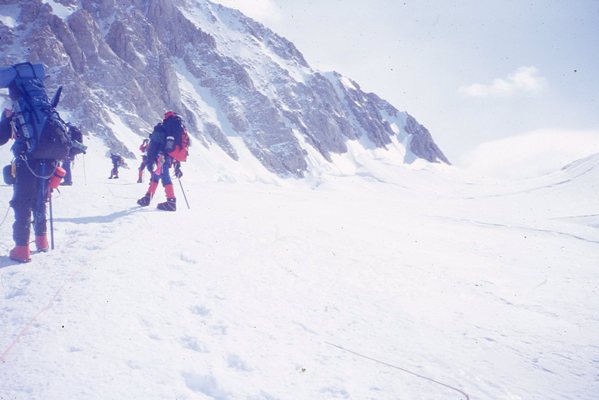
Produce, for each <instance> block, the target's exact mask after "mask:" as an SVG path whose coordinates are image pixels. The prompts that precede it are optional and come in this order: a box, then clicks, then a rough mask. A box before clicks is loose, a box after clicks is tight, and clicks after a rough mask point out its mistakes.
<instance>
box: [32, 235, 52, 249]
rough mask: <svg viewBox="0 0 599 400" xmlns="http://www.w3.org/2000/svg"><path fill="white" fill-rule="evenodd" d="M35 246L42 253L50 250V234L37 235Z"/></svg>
mask: <svg viewBox="0 0 599 400" xmlns="http://www.w3.org/2000/svg"><path fill="white" fill-rule="evenodd" d="M35 248H36V249H37V251H38V252H40V253H45V252H46V251H48V249H49V248H50V246H48V236H46V235H42V236H36V237H35Z"/></svg>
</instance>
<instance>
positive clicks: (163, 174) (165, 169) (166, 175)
mask: <svg viewBox="0 0 599 400" xmlns="http://www.w3.org/2000/svg"><path fill="white" fill-rule="evenodd" d="M172 163H173V160H172V159H171V158H170V157H168V156H167V157H165V160H164V163H163V164H162V168H161V169H160V175H158V174H157V173H156V172H152V178H151V180H152V181H153V182H158V181H162V185H163V186H166V185H172V184H173V181H172V180H171V174H170V172H169V169H170V167H171V165H172Z"/></svg>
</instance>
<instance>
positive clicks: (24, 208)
mask: <svg viewBox="0 0 599 400" xmlns="http://www.w3.org/2000/svg"><path fill="white" fill-rule="evenodd" d="M16 163H17V165H16V177H15V183H14V185H13V197H12V200H11V201H10V206H11V207H12V208H13V210H14V212H15V222H14V224H13V239H14V241H15V244H16V245H17V246H26V245H28V244H29V235H30V232H31V223H32V218H33V230H34V232H35V235H36V236H43V235H45V234H46V233H47V228H46V225H47V224H46V204H47V202H48V198H49V197H48V196H49V189H48V180H49V176H51V175H52V174H53V173H54V168H55V166H56V162H55V161H50V160H33V161H32V160H30V161H25V160H21V159H17V161H16ZM28 165H29V167H28ZM30 168H31V170H30ZM32 171H33V172H32Z"/></svg>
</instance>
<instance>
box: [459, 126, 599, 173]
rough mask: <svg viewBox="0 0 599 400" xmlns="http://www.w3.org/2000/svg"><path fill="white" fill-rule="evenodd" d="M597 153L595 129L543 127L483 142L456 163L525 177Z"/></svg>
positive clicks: (598, 132)
mask: <svg viewBox="0 0 599 400" xmlns="http://www.w3.org/2000/svg"><path fill="white" fill-rule="evenodd" d="M596 153H599V129H595V130H585V131H566V130H557V129H543V130H537V131H533V132H528V133H525V134H522V135H517V136H512V137H508V138H505V139H500V140H495V141H492V142H487V143H483V144H481V145H479V146H477V147H476V148H475V149H474V150H472V151H470V152H469V153H468V154H466V155H465V156H463V157H462V158H461V160H460V161H459V162H458V165H460V166H462V167H464V168H467V169H469V170H471V171H473V172H476V173H479V174H482V175H489V176H494V177H498V178H526V177H532V176H539V175H543V174H546V173H550V172H553V171H556V170H558V169H560V168H562V167H564V166H565V165H567V164H569V163H571V162H572V161H575V160H578V159H581V158H584V157H587V156H590V155H592V154H596Z"/></svg>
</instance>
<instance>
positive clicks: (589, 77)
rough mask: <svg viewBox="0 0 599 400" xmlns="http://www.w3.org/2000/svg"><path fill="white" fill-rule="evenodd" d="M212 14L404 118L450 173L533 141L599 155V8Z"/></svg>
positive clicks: (328, 7)
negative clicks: (247, 20) (253, 31)
mask: <svg viewBox="0 0 599 400" xmlns="http://www.w3.org/2000/svg"><path fill="white" fill-rule="evenodd" d="M216 2H218V3H221V4H223V5H226V6H230V7H233V8H237V9H239V10H241V11H242V12H244V13H245V14H247V15H249V16H250V17H252V18H254V19H256V20H258V21H260V22H262V23H264V24H265V25H266V26H268V27H269V28H271V29H272V30H274V31H275V32H276V33H278V34H280V35H282V36H284V37H286V38H287V39H289V40H291V41H292V42H293V43H294V44H295V45H296V46H297V47H298V49H299V50H300V51H301V52H302V53H303V54H304V56H305V58H306V59H307V61H308V63H309V64H310V65H311V66H312V67H314V68H316V69H319V70H323V71H329V70H336V71H338V72H340V73H342V74H344V75H347V76H348V77H350V78H352V79H353V80H355V81H356V82H357V83H358V84H359V85H360V86H361V88H362V89H363V90H365V91H367V92H374V93H376V94H378V95H379V96H381V97H382V98H384V99H386V100H388V101H389V102H390V103H392V104H393V105H394V106H395V107H396V108H398V109H399V110H401V111H407V112H409V113H410V114H412V115H413V116H414V117H415V118H416V119H418V121H419V122H421V123H422V124H423V125H425V126H426V127H427V128H428V129H429V130H430V131H431V134H432V135H433V137H434V138H435V140H436V142H437V143H438V144H439V146H440V147H441V148H442V149H443V150H444V152H445V153H446V154H447V155H448V157H449V158H450V160H451V161H453V162H459V161H460V160H461V159H464V158H467V159H472V154H469V157H465V156H467V155H468V153H469V152H472V151H476V150H477V149H478V148H479V146H480V145H482V144H487V143H488V142H495V141H500V142H501V143H504V142H505V140H506V139H508V138H511V137H519V136H522V135H524V136H527V137H530V135H531V134H533V136H534V135H536V134H538V133H539V132H550V133H551V134H552V135H553V136H555V135H560V136H561V137H563V138H564V139H563V140H567V141H569V142H575V143H578V144H579V146H576V151H574V152H572V153H568V155H567V156H566V157H580V156H584V155H586V154H585V153H589V152H599V112H597V110H598V108H599V95H598V93H599V78H598V74H597V73H598V72H599V51H597V49H599V1H598V0H568V1H556V0H542V1H521V0H487V1H480V0H460V1H457V0H455V1H454V0H451V1H450V0H447V1H446V0H443V1H439V0H419V1H413V0H405V1H402V0H397V1H395V0H393V1H391V0H370V1H359V0H343V1H341V0H318V1H316V0H216ZM589 132H591V133H592V136H593V138H597V139H598V140H592V144H591V145H589V144H588V143H585V140H586V138H588V135H589ZM540 137H541V138H542V137H543V136H540ZM553 142H555V141H552V143H553ZM517 143H521V141H520V140H518V141H517V142H514V145H517ZM533 145H534V144H533ZM544 147H548V146H547V145H545V146H544ZM569 149H571V148H569ZM553 150H556V149H553ZM558 150H559V149H558ZM564 151H565V150H564Z"/></svg>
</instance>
